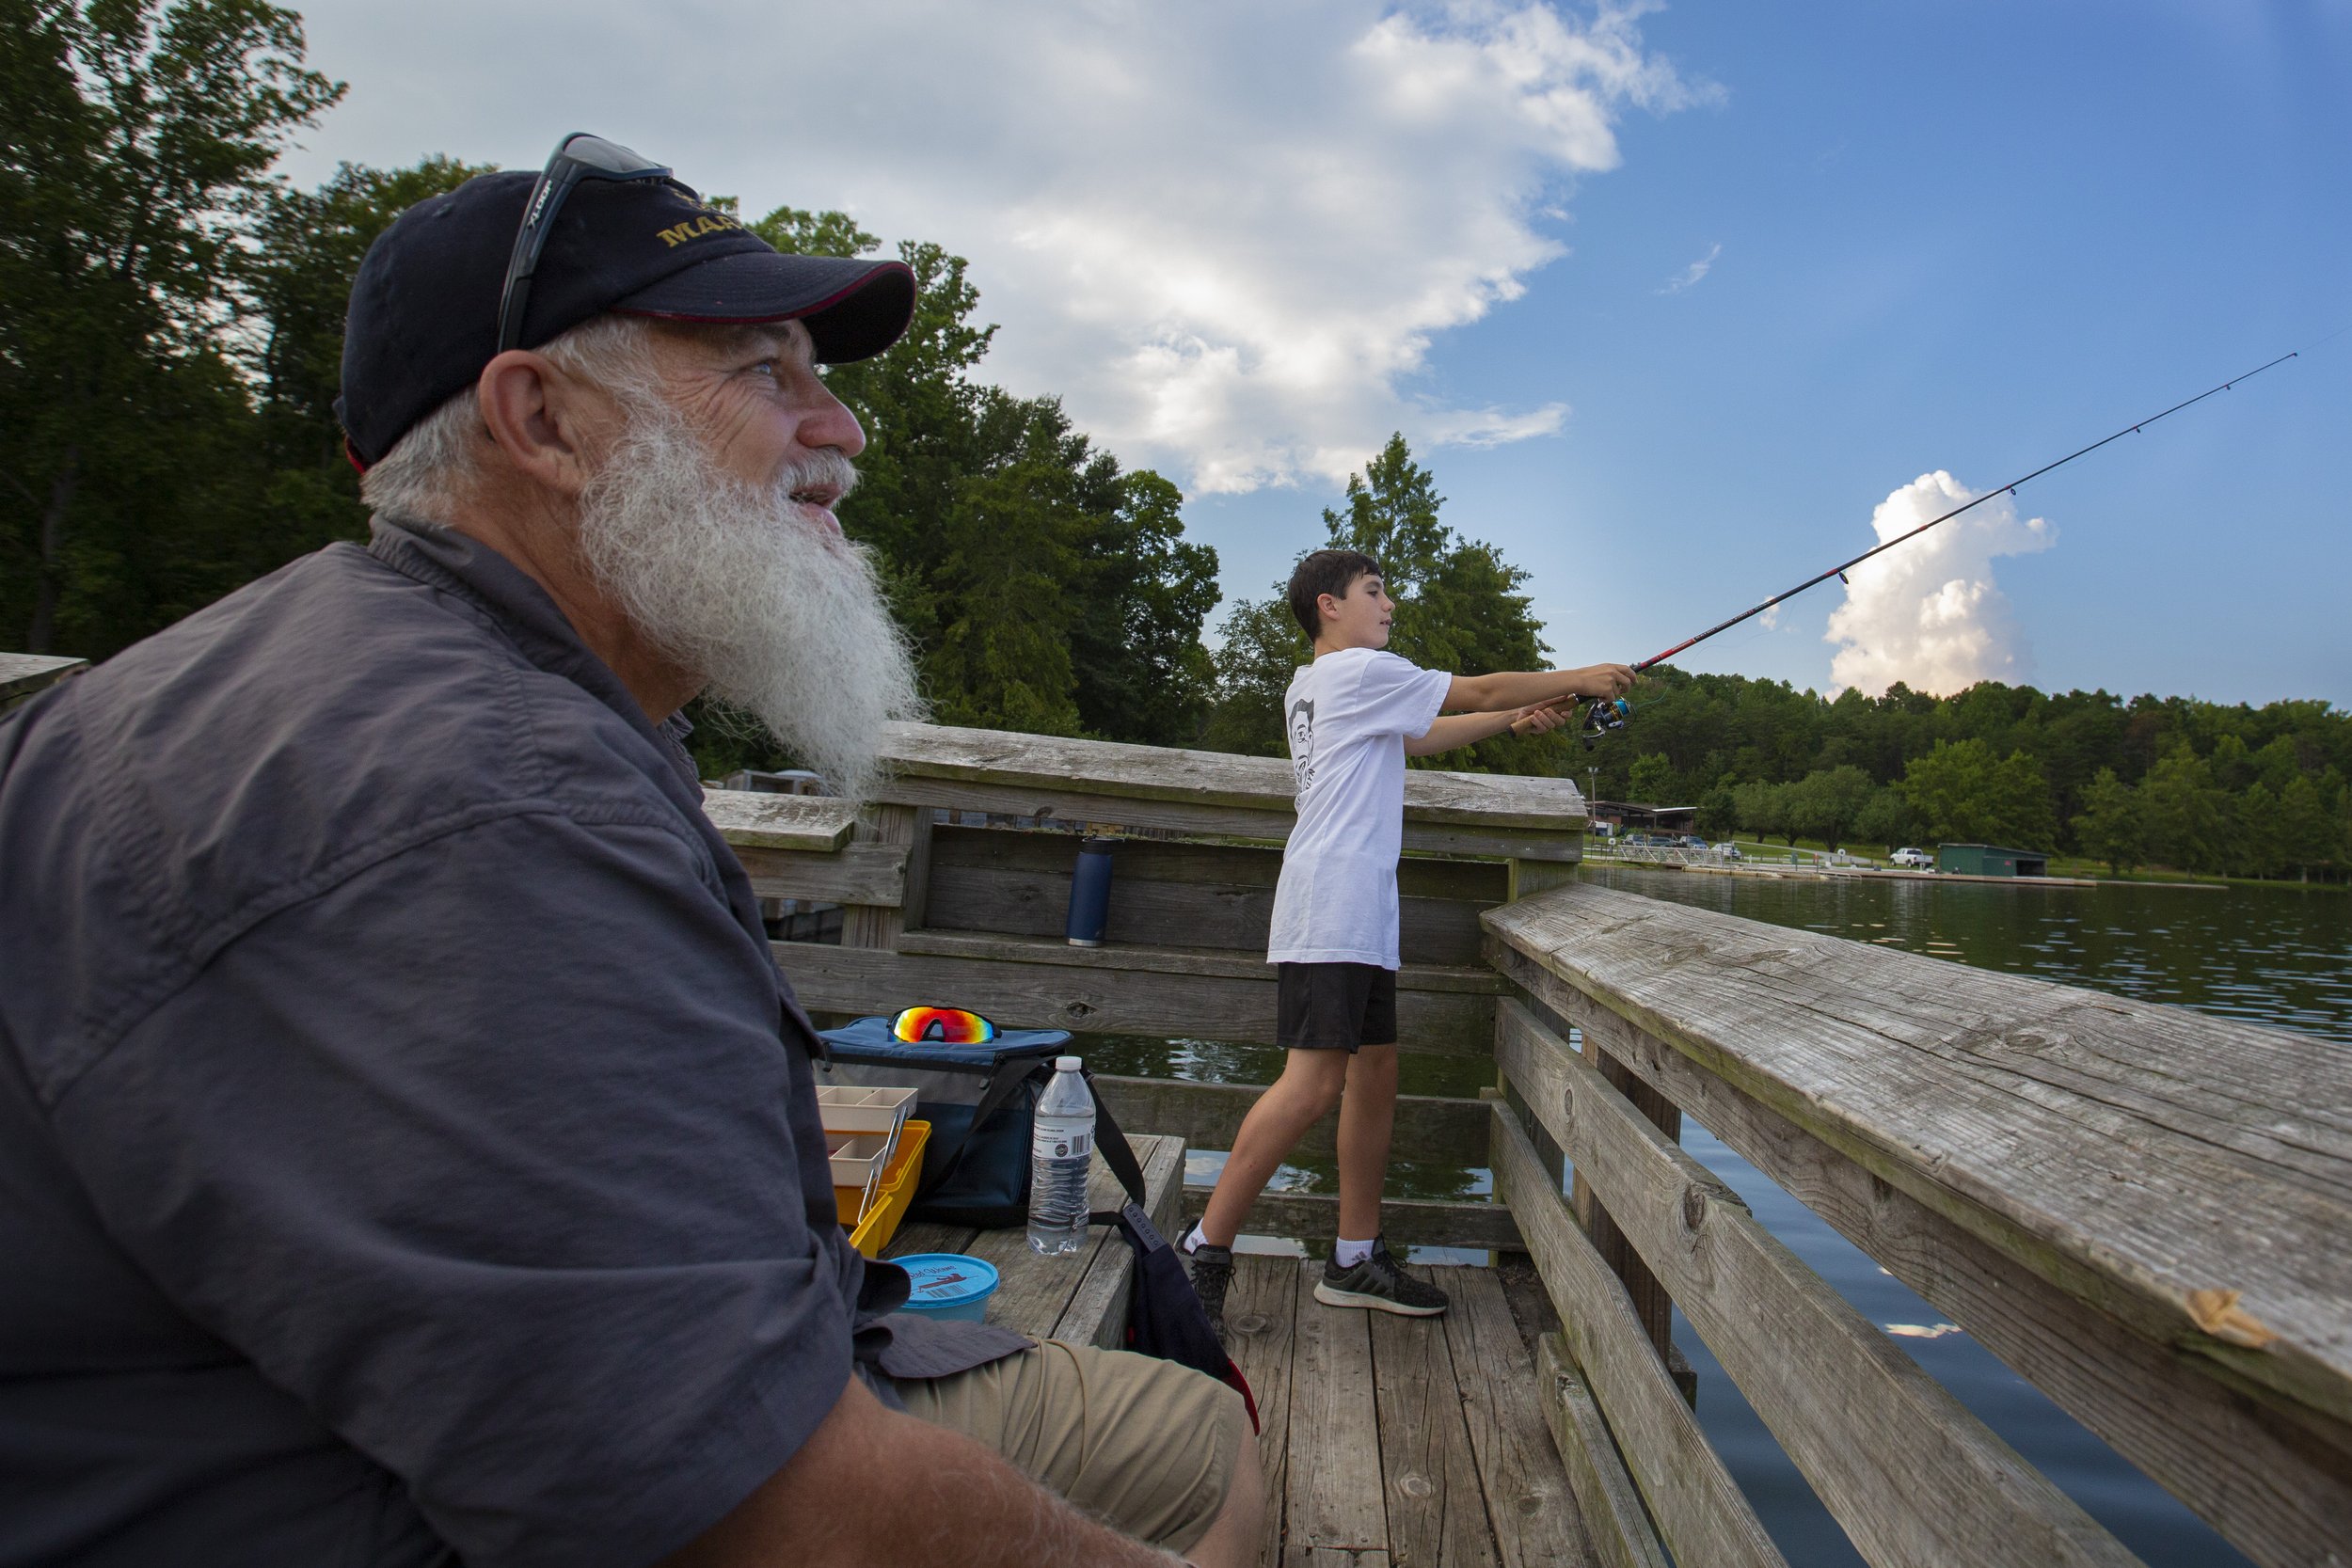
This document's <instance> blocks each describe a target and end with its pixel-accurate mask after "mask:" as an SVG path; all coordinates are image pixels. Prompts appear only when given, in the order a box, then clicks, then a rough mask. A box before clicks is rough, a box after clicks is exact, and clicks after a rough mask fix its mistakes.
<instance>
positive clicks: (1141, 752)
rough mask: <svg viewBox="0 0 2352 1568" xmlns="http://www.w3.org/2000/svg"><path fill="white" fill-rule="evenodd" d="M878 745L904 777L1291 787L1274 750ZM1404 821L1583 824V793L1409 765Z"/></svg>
mask: <svg viewBox="0 0 2352 1568" xmlns="http://www.w3.org/2000/svg"><path fill="white" fill-rule="evenodd" d="M882 757H883V760H884V762H885V763H886V764H887V765H888V766H889V768H891V770H892V771H893V772H894V773H895V774H897V775H898V776H899V777H901V778H905V777H920V778H933V779H958V780H965V781H971V782H977V783H993V784H1025V783H1028V782H1031V781H1035V780H1041V779H1043V780H1056V781H1059V782H1060V783H1061V784H1063V785H1064V786H1066V787H1068V788H1070V789H1072V790H1073V791H1075V792H1077V793H1080V794H1089V795H1123V796H1133V797H1136V798H1137V799H1142V800H1194V801H1200V802H1203V803H1207V804H1214V805H1225V806H1248V807H1258V808H1262V809H1274V810H1288V809H1289V807H1290V804H1291V801H1292V800H1293V798H1294V796H1295V792H1296V784H1295V781H1294V779H1293V777H1292V774H1291V768H1290V764H1289V763H1287V762H1285V761H1283V760H1282V759H1280V758H1279V757H1245V756H1234V755H1232V754H1231V753H1229V752H1192V751H1182V750H1179V749H1177V748H1174V747H1167V746H1132V745H1124V744H1120V743H1117V742H1112V741H1103V740H1072V739H1067V738H1064V737H1061V736H1039V735H1014V734H1009V733H1008V732H1005V731H1002V730H973V729H958V728H954V727H951V726H948V725H942V724H892V725H887V726H885V727H884V730H883V733H882ZM1405 812H1406V818H1407V820H1416V819H1417V820H1421V821H1427V822H1458V823H1465V824H1470V825H1476V826H1482V827H1524V828H1540V829H1552V828H1558V827H1560V826H1562V825H1563V824H1564V823H1565V824H1572V825H1573V826H1575V827H1576V828H1579V829H1581V828H1582V827H1583V826H1584V798H1583V796H1582V795H1581V794H1580V793H1579V792H1578V790H1577V787H1576V785H1575V784H1573V783H1572V782H1570V781H1569V780H1567V779H1564V778H1558V779H1543V778H1526V777H1521V776H1518V775H1515V774H1507V773H1447V772H1440V771H1438V770H1435V769H1422V768H1414V769H1412V770H1410V771H1409V772H1407V773H1406V780H1405Z"/></svg>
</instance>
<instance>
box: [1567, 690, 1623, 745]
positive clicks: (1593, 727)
mask: <svg viewBox="0 0 2352 1568" xmlns="http://www.w3.org/2000/svg"><path fill="white" fill-rule="evenodd" d="M1632 712H1633V705H1632V704H1630V703H1629V702H1627V701H1626V700H1625V699H1624V698H1623V697H1596V698H1594V699H1593V702H1592V705H1591V706H1590V707H1587V708H1586V709H1585V710H1584V721H1583V722H1582V723H1581V724H1580V725H1578V726H1577V730H1576V734H1577V738H1578V739H1580V740H1581V741H1583V742H1584V749H1585V750H1586V751H1588V752H1589V751H1591V750H1592V749H1593V742H1594V741H1596V740H1599V739H1601V738H1603V737H1604V736H1612V735H1614V734H1616V733H1617V732H1618V731H1619V730H1622V729H1624V728H1625V721H1626V720H1627V719H1628V718H1629V717H1630V716H1631V715H1632Z"/></svg>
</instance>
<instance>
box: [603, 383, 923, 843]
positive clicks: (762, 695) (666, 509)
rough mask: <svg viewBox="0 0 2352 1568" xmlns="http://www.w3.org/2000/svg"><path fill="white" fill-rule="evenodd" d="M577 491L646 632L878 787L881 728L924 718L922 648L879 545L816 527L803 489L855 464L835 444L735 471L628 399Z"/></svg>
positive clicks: (840, 788)
mask: <svg viewBox="0 0 2352 1568" xmlns="http://www.w3.org/2000/svg"><path fill="white" fill-rule="evenodd" d="M627 402H628V404H629V422H628V429H627V430H626V432H625V433H624V434H623V436H622V438H621V440H620V442H619V443H618V444H617V445H616V446H615V447H614V449H613V451H612V455H611V456H610V457H609V458H608V459H607V461H606V462H605V464H604V466H603V467H602V468H601V469H600V470H599V471H598V473H597V474H596V478H595V480H593V481H592V482H591V483H590V484H589V486H588V488H587V490H586V491H585V492H583V493H582V495H581V497H580V549H581V552H582V554H583V555H584V556H585V558H586V561H587V563H588V566H589V568H590V570H591V571H593V572H594V573H595V574H596V580H597V582H598V583H599V584H600V585H601V586H602V587H603V588H604V589H605V591H606V592H607V593H609V594H612V596H613V598H614V599H615V600H616V601H617V602H618V603H619V604H620V606H621V608H622V610H624V612H625V613H627V615H628V618H629V621H630V623H631V624H632V625H633V626H635V627H636V628H637V630H638V631H639V632H640V633H641V634H642V635H644V637H645V638H647V639H648V640H649V641H652V642H653V643H654V645H655V646H657V647H658V648H660V650H661V651H662V653H663V654H665V655H666V656H668V657H670V658H672V659H675V660H676V661H677V662H678V663H679V664H680V665H682V666H683V667H685V669H687V670H688V671H690V672H691V673H694V674H697V675H700V676H701V677H702V678H703V679H704V681H705V682H707V694H708V695H710V696H712V697H715V698H717V699H718V700H719V701H721V702H722V703H724V704H726V705H728V706H730V707H733V708H736V709H739V710H740V711H742V712H743V713H745V714H747V715H749V716H750V717H751V718H752V719H754V720H755V721H758V722H759V723H760V724H761V725H763V726H765V727H766V728H767V730H768V731H769V733H770V734H771V735H773V736H775V738H776V739H777V740H778V741H780V742H781V743H782V744H783V745H784V747H785V749H786V750H787V751H788V752H791V753H792V754H793V755H794V756H795V757H796V758H797V759H798V760H799V761H800V762H801V763H803V765H804V766H806V767H809V768H815V769H816V770H817V771H818V773H820V774H822V775H823V776H824V778H825V782H826V784H828V785H829V786H831V788H832V789H833V791H834V793H835V794H837V795H842V796H846V797H849V798H850V799H851V800H863V799H864V798H866V795H867V794H868V792H869V791H870V790H871V789H872V788H873V786H874V784H875V783H876V781H877V777H878V769H877V767H876V763H875V753H876V751H877V750H878V748H879V747H880V744H881V740H882V733H881V732H882V724H883V723H884V722H885V721H889V720H892V719H914V718H919V717H920V716H921V714H922V706H923V705H922V700H921V698H920V696H919V695H918V694H917V691H916V688H915V677H914V659H913V657H912V656H911V654H910V653H909V651H908V648H907V642H906V638H905V635H904V634H903V633H902V632H901V631H900V630H899V629H898V624H897V623H896V622H894V621H893V620H892V619H891V618H890V611H889V608H888V606H887V604H886V603H885V601H884V600H883V598H882V591H881V588H880V586H879V584H878V582H877V580H876V578H875V572H874V564H873V559H872V556H871V553H870V552H869V551H868V550H867V549H866V547H865V546H862V545H855V544H852V543H850V541H849V540H847V539H843V538H840V537H838V536H836V535H834V534H833V533H831V532H829V531H828V532H820V531H818V529H817V527H816V526H815V525H813V524H812V523H811V522H810V521H809V519H808V518H807V517H806V515H804V514H803V511H802V508H801V507H800V506H799V505H798V504H797V503H796V502H794V501H793V500H792V499H791V497H792V493H793V492H794V491H796V490H799V489H802V488H803V487H805V486H807V485H811V484H815V483H834V484H838V485H840V486H841V487H842V488H843V490H844V492H845V493H846V491H847V489H848V487H849V485H850V483H853V482H854V480H855V478H856V475H855V471H854V470H853V469H851V468H850V464H849V460H848V459H847V458H845V457H843V456H842V455H841V454H840V453H838V452H836V451H831V450H825V451H818V452H816V453H814V454H812V456H811V458H809V459H806V460H803V462H802V463H800V464H798V465H795V466H794V467H792V468H791V469H790V470H788V471H787V472H786V473H784V474H782V475H780V476H778V478H777V479H776V481H775V482H774V483H772V484H770V485H767V486H757V485H752V484H746V483H743V482H741V481H739V480H737V479H735V478H732V477H731V476H729V475H727V474H726V473H724V472H723V471H722V470H721V469H720V468H719V467H718V466H717V464H716V463H714V462H713V461H712V459H711V455H710V453H709V451H707V449H706V448H705V446H704V445H703V443H702V442H701V441H700V440H699V439H698V438H697V437H696V436H694V434H693V432H692V431H691V430H690V429H689V428H688V427H687V426H686V424H685V422H684V421H683V420H680V419H679V418H678V416H677V415H676V414H675V412H674V411H673V410H671V409H670V408H669V407H667V406H666V405H664V404H659V403H653V402H649V401H647V400H644V399H639V398H630V399H628V400H627Z"/></svg>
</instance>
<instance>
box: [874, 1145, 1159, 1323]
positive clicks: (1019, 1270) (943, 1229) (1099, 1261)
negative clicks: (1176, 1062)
mask: <svg viewBox="0 0 2352 1568" xmlns="http://www.w3.org/2000/svg"><path fill="white" fill-rule="evenodd" d="M1127 1141H1128V1142H1129V1144H1131V1145H1132V1146H1133V1147H1134V1148H1135V1151H1136V1164H1139V1165H1141V1166H1142V1167H1143V1187H1144V1211H1145V1212H1147V1213H1149V1214H1150V1215H1151V1216H1152V1224H1154V1225H1156V1226H1158V1227H1160V1229H1161V1231H1162V1232H1163V1233H1165V1234H1168V1236H1169V1239H1170V1240H1171V1241H1172V1240H1174V1236H1173V1231H1174V1230H1175V1227H1176V1221H1177V1204H1178V1202H1179V1200H1180V1196H1181V1195H1182V1193H1183V1191H1184V1139H1182V1138H1180V1137H1172V1136H1168V1135H1166V1134H1162V1133H1148V1132H1147V1133H1130V1134H1128V1139H1127ZM1087 1200H1088V1202H1089V1204H1090V1205H1092V1206H1093V1207H1094V1208H1095V1209H1097V1210H1103V1209H1116V1208H1118V1207H1119V1206H1120V1204H1121V1203H1122V1202H1124V1201H1125V1200H1126V1195H1125V1194H1124V1193H1122V1192H1121V1191H1120V1186H1119V1181H1118V1179H1117V1178H1115V1177H1113V1176H1112V1175H1111V1173H1110V1170H1109V1168H1108V1167H1107V1166H1105V1165H1104V1164H1103V1160H1102V1156H1101V1155H1099V1154H1098V1155H1096V1156H1095V1161H1094V1171H1093V1175H1092V1176H1091V1177H1090V1178H1089V1180H1088V1182H1087ZM914 1252H961V1253H964V1254H967V1255H969V1256H971V1257H974V1258H978V1259H983V1260H985V1261H987V1262H990V1263H993V1264H994V1265H995V1266H996V1272H997V1274H998V1275H999V1276H1000V1279H999V1283H998V1284H997V1287H996V1293H995V1294H994V1295H993V1296H991V1297H989V1300H988V1321H989V1322H990V1323H1001V1324H1003V1325H1004V1326H1005V1327H1007V1328H1017V1329H1019V1330H1020V1331H1021V1332H1022V1333H1024V1334H1031V1335H1035V1336H1036V1337H1037V1338H1041V1339H1061V1340H1065V1341H1068V1342H1070V1343H1072V1344H1089V1345H1101V1346H1104V1348H1106V1349H1112V1350H1116V1349H1117V1348H1119V1345H1120V1340H1121V1339H1122V1338H1124V1337H1125V1334H1126V1326H1127V1290H1128V1281H1129V1277H1130V1275H1132V1273H1133V1267H1134V1260H1135V1252H1134V1250H1133V1249H1132V1248H1130V1247H1129V1246H1128V1245H1127V1243H1126V1242H1125V1240H1124V1239H1123V1238H1121V1237H1120V1235H1119V1233H1118V1232H1117V1231H1116V1230H1114V1229H1113V1228H1112V1227H1109V1226H1106V1225H1098V1226H1094V1227H1090V1228H1089V1230H1088V1232H1087V1239H1086V1244H1085V1245H1083V1246H1081V1247H1080V1248H1079V1249H1078V1250H1077V1252H1075V1253H1074V1254H1073V1255H1071V1256H1070V1257H1067V1258H1041V1257H1039V1256H1038V1255H1037V1254H1036V1253H1034V1252H1031V1251H1030V1250H1029V1242H1028V1236H1027V1234H1026V1232H1025V1231H1024V1230H1023V1229H1022V1228H1021V1227H1018V1226H1012V1227H1006V1228H1003V1229H998V1230H977V1229H974V1228H973V1227H970V1226H949V1225H905V1226H901V1227H899V1228H898V1235H896V1236H894V1237H892V1238H891V1242H890V1245H889V1246H888V1247H887V1248H885V1249H884V1251H883V1256H884V1257H887V1258H903V1257H905V1256H906V1255H907V1254H909V1253H914Z"/></svg>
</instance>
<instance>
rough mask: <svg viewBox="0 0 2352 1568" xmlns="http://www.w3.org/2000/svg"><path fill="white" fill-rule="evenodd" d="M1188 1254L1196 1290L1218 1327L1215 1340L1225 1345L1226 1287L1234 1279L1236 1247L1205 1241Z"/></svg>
mask: <svg viewBox="0 0 2352 1568" xmlns="http://www.w3.org/2000/svg"><path fill="white" fill-rule="evenodd" d="M1185 1257H1186V1258H1187V1259H1189V1260H1190V1261H1191V1263H1192V1290H1193V1293H1194V1294H1195V1295H1197V1296H1199V1297H1200V1306H1201V1308H1202V1309H1203V1310H1204V1311H1206V1312H1207V1313H1208V1314H1209V1326H1210V1327H1211V1328H1214V1329H1216V1342H1217V1343H1218V1344H1219V1345H1223V1344H1224V1343H1225V1288H1226V1287H1227V1286H1228V1285H1231V1284H1232V1282H1233V1249H1232V1247H1229V1246H1214V1245H1212V1244H1210V1243H1207V1242H1203V1243H1200V1245H1199V1246H1197V1247H1195V1248H1193V1250H1192V1251H1191V1252H1189V1253H1187V1254H1185Z"/></svg>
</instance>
